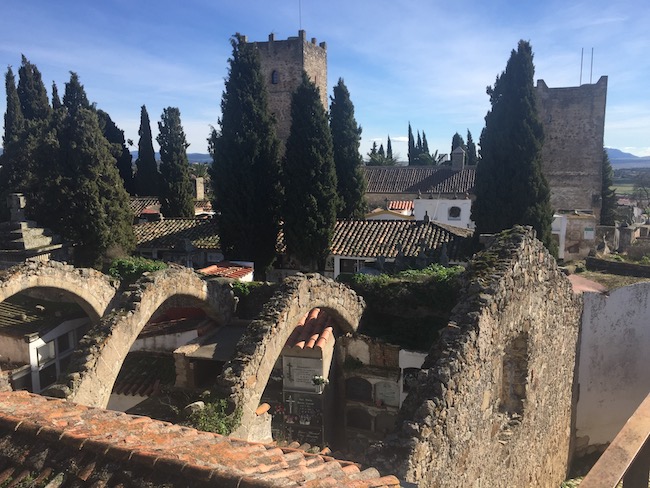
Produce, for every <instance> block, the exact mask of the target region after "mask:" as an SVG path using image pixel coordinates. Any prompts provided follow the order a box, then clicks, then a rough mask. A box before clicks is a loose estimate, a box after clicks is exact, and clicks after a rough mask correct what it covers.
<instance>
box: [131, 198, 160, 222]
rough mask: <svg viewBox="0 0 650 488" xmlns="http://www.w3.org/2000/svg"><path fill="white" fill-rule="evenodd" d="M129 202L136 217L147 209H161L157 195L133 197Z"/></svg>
mask: <svg viewBox="0 0 650 488" xmlns="http://www.w3.org/2000/svg"><path fill="white" fill-rule="evenodd" d="M129 204H130V206H131V211H132V212H133V215H135V216H136V217H137V216H138V215H140V214H141V213H142V212H144V211H145V210H147V209H148V210H150V211H151V210H157V211H160V202H159V201H158V198H157V197H131V199H130V201H129Z"/></svg>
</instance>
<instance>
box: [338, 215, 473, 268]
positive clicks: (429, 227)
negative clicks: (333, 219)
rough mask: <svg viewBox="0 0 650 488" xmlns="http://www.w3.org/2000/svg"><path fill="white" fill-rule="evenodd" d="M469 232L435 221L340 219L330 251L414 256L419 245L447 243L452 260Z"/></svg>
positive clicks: (459, 256)
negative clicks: (400, 253) (399, 253)
mask: <svg viewBox="0 0 650 488" xmlns="http://www.w3.org/2000/svg"><path fill="white" fill-rule="evenodd" d="M471 235H472V231H471V230H468V229H462V228H458V227H452V226H448V225H445V224H440V223H434V222H423V221H421V220H420V221H416V220H339V221H338V222H337V223H336V228H335V230H334V237H333V238H332V244H331V247H330V253H331V254H333V255H335V256H357V257H379V256H383V257H386V258H395V257H397V255H398V252H399V249H400V248H401V249H402V253H403V255H404V256H407V257H408V256H417V255H418V253H419V252H420V249H421V246H422V245H424V246H426V247H427V248H428V249H439V248H441V247H442V245H443V243H446V244H447V255H448V256H449V257H450V258H451V259H457V258H461V257H462V255H461V253H462V251H463V249H462V248H463V246H462V244H463V243H464V242H465V241H466V240H467V238H469V237H470V236H471Z"/></svg>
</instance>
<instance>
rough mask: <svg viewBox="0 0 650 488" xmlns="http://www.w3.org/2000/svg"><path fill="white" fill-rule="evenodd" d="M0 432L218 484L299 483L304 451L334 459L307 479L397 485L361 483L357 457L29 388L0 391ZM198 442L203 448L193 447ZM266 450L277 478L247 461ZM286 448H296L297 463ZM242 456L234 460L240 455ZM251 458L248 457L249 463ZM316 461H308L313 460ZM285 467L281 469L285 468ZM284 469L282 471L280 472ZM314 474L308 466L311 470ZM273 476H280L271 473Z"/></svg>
mask: <svg viewBox="0 0 650 488" xmlns="http://www.w3.org/2000/svg"><path fill="white" fill-rule="evenodd" d="M0 433H4V434H12V433H16V434H21V435H22V436H27V437H28V438H30V439H32V440H33V441H34V442H37V441H38V442H41V443H43V442H46V443H48V444H58V445H60V446H61V447H63V446H65V447H70V448H72V449H74V450H75V451H83V452H86V453H92V454H94V455H95V456H98V457H100V458H104V459H110V460H111V461H113V462H117V463H120V464H121V465H123V466H125V467H126V466H128V467H129V468H132V469H138V468H139V469H152V468H153V467H154V466H155V469H156V471H159V470H164V471H165V472H166V473H168V474H169V475H170V477H172V478H181V477H182V478H183V482H184V483H185V484H187V481H188V478H192V479H194V480H196V481H197V485H198V484H202V483H206V482H209V483H210V484H213V483H215V484H216V483H219V484H217V485H216V486H238V487H240V488H242V487H251V488H253V487H268V486H276V485H277V484H278V483H281V484H282V486H299V485H302V484H303V481H306V480H307V479H308V478H307V477H304V476H302V475H303V474H304V475H308V474H309V473H308V471H310V470H311V465H310V463H309V459H314V460H318V461H319V465H322V463H331V465H330V466H329V469H330V470H335V471H336V476H335V477H332V476H327V475H325V478H322V479H319V480H318V482H317V483H316V484H314V483H313V482H314V480H313V479H312V480H311V481H310V482H309V485H310V486H340V487H352V486H354V487H357V486H386V487H397V486H400V483H399V480H398V479H397V478H396V477H394V476H384V477H380V476H374V477H372V478H369V479H367V480H363V481H362V482H361V483H360V481H361V480H359V479H358V477H357V476H355V474H358V473H359V472H360V471H359V468H358V466H357V465H355V463H352V462H346V461H337V460H335V459H333V458H331V457H329V456H323V455H319V454H308V453H306V452H304V451H299V450H296V449H290V448H278V447H277V446H272V445H264V444H257V443H252V442H246V441H241V440H237V439H231V438H228V437H224V436H220V435H218V434H211V433H207V432H201V431H197V430H195V429H191V428H188V427H182V426H178V425H174V424H170V423H168V422H162V421H158V420H152V419H150V418H148V417H138V416H134V415H127V414H124V413H121V412H113V411H109V410H104V409H100V408H91V407H86V406H83V405H77V404H74V403H71V402H67V401H64V400H59V399H53V398H46V397H42V396H39V395H35V394H31V393H27V392H22V391H21V392H0ZM199 445H200V447H201V449H200V452H199V449H197V447H198V446H199ZM258 451H264V452H265V453H266V454H267V456H266V457H268V458H269V460H270V461H271V462H274V463H276V464H277V466H274V467H275V468H276V469H274V479H275V482H274V481H273V480H271V479H269V478H267V475H268V473H264V471H263V470H262V469H261V468H262V465H252V466H251V465H250V463H251V462H255V459H259V458H260V457H262V456H261V455H260V452H258ZM285 455H294V456H295V455H297V456H298V457H299V460H298V461H299V462H298V463H297V464H298V465H297V466H296V463H295V462H289V463H288V462H287V460H286V459H285ZM238 462H239V463H240V465H238V464H237V463H238ZM247 463H248V464H247ZM312 464H313V463H312ZM285 470H286V471H285ZM283 471H284V472H285V473H286V475H285V476H283ZM312 474H313V473H312ZM275 476H277V477H275Z"/></svg>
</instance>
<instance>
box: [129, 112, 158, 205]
mask: <svg viewBox="0 0 650 488" xmlns="http://www.w3.org/2000/svg"><path fill="white" fill-rule="evenodd" d="M138 135H139V136H140V140H139V141H138V159H136V161H135V165H136V172H135V176H134V180H135V181H134V186H135V191H136V192H137V194H138V195H140V196H151V197H157V196H158V195H159V194H160V190H159V184H160V173H159V172H158V163H156V153H155V151H154V150H153V137H152V135H151V121H150V120H149V113H148V112H147V107H146V106H144V105H143V106H142V107H141V108H140V129H138Z"/></svg>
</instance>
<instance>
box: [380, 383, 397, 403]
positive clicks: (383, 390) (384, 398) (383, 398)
mask: <svg viewBox="0 0 650 488" xmlns="http://www.w3.org/2000/svg"><path fill="white" fill-rule="evenodd" d="M375 401H376V402H377V403H379V404H381V405H389V406H391V407H399V385H398V384H397V383H395V382H394V381H380V382H379V383H377V384H376V385H375Z"/></svg>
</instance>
